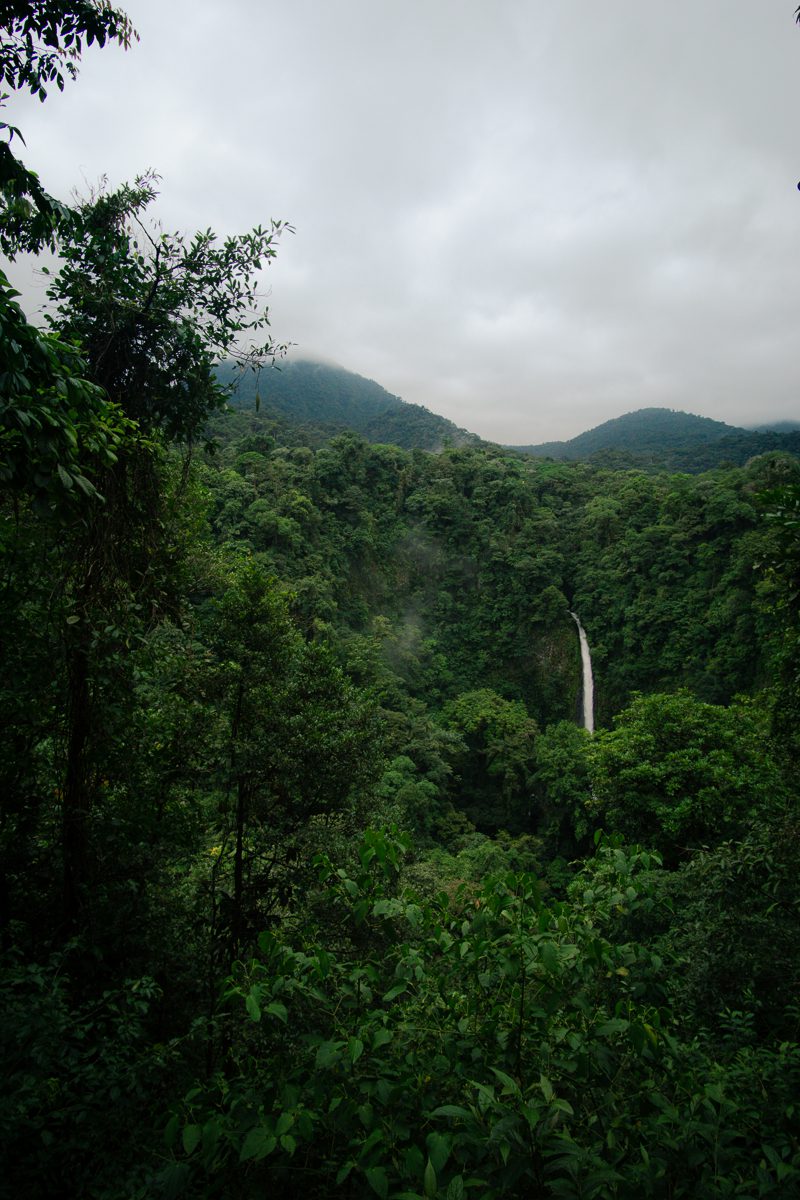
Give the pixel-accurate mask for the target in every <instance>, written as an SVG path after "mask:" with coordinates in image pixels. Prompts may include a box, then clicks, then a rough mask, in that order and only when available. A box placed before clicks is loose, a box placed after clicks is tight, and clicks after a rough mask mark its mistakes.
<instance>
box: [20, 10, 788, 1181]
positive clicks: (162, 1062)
mask: <svg viewBox="0 0 800 1200" xmlns="http://www.w3.org/2000/svg"><path fill="white" fill-rule="evenodd" d="M2 12H3V14H4V31H5V40H4V42H3V44H2V53H0V66H1V67H2V81H3V84H4V86H5V88H6V89H8V90H9V91H10V92H14V91H18V90H28V91H30V92H32V93H33V94H34V95H37V94H39V95H40V98H44V94H45V93H46V90H47V88H48V87H50V86H52V85H58V86H60V85H61V84H63V82H64V72H65V67H64V62H65V61H70V62H74V61H75V55H76V54H78V53H80V51H81V49H82V47H83V46H84V44H91V43H92V42H96V43H98V44H99V45H103V44H104V43H105V42H107V41H117V42H119V43H121V44H123V45H126V46H127V45H128V44H130V42H131V39H132V37H133V31H132V29H131V26H130V23H129V22H128V20H127V18H126V17H125V16H124V14H122V13H120V12H119V11H118V10H116V9H114V8H112V7H110V6H109V5H94V4H91V3H81V2H80V0H78V2H76V3H71V4H69V3H62V2H61V0H58V2H57V3H53V4H48V5H47V6H45V7H41V6H37V5H33V4H26V3H22V4H16V3H15V4H12V5H6V6H4V7H2ZM65 47H71V49H72V55H73V57H72V58H71V59H69V60H65V58H64V56H63V54H62V51H63V50H64V48H65ZM0 150H2V153H0V196H1V197H2V204H0V246H2V249H3V251H4V252H5V253H6V255H8V256H9V257H12V258H13V257H14V256H15V255H16V254H17V253H19V252H21V251H23V250H33V251H36V250H41V249H43V248H46V247H47V246H50V245H53V244H56V245H57V246H58V250H59V266H58V268H57V269H56V270H55V271H54V274H53V276H52V279H51V286H50V300H51V309H50V315H49V317H48V321H47V324H46V326H45V328H43V329H40V328H37V327H35V326H34V325H32V324H31V323H30V322H29V321H28V320H27V318H26V317H25V315H24V313H23V311H22V309H21V308H20V306H19V303H18V297H17V295H16V293H15V292H14V290H13V289H12V288H11V286H10V285H9V283H8V280H7V279H6V278H5V276H2V277H1V278H0V404H1V408H0V482H2V499H1V501H0V503H1V507H0V516H1V517H2V524H1V525H0V638H2V661H3V667H4V669H3V673H2V677H1V678H0V773H1V774H2V781H1V786H0V797H1V803H2V809H1V810H0V839H2V856H1V859H0V997H1V999H2V1004H1V1005H0V1045H1V1046H2V1061H3V1064H4V1078H3V1088H2V1092H0V1147H2V1160H1V1161H2V1169H1V1170H0V1196H3V1197H9V1198H14V1200H18V1198H19V1197H26V1200H38V1198H42V1200H44V1198H45V1197H47V1198H48V1200H49V1198H51V1197H54V1196H55V1197H59V1196H64V1197H70V1198H75V1200H83V1198H85V1200H123V1198H124V1200H144V1198H146V1197H154V1198H158V1197H162V1198H175V1197H202V1198H209V1200H210V1198H212V1197H219V1198H222V1200H228V1198H230V1200H251V1198H252V1200H255V1197H262V1196H265V1195H268V1196H274V1197H286V1198H287V1200H288V1198H293V1197H297V1196H304V1197H310V1198H312V1200H316V1198H322V1197H341V1198H342V1200H367V1198H370V1197H373V1196H377V1197H379V1198H380V1200H425V1198H428V1200H435V1198H439V1200H462V1198H465V1197H466V1198H468V1200H491V1198H494V1197H501V1196H502V1197H520V1198H522V1197H525V1198H526V1200H527V1198H530V1197H560V1198H568V1200H613V1198H617V1200H624V1198H630V1200H633V1198H639V1197H663V1198H670V1200H673V1198H675V1200H677V1198H678V1197H703V1198H704V1200H705V1198H710V1200H715V1198H723V1197H753V1198H755V1197H775V1198H787V1197H793V1196H798V1195H800V1120H799V1118H800V1113H799V1111H798V1103H799V1102H798V1096H799V1095H800V1042H799V1041H798V1038H799V1037H800V1002H799V1001H798V991H797V989H798V979H799V978H800V908H799V907H798V895H797V879H798V874H799V873H800V838H799V837H798V834H800V829H799V828H798V824H799V821H798V807H797V801H798V781H797V764H798V728H799V727H800V725H799V721H800V633H799V630H798V603H799V597H800V462H799V461H798V459H797V458H796V457H795V456H794V455H792V454H789V453H785V452H777V451H775V452H769V453H765V454H761V455H757V456H755V457H753V458H752V459H750V460H749V461H747V462H746V463H745V464H744V465H741V466H718V467H716V468H715V469H714V470H711V471H707V472H701V473H698V474H682V473H674V472H671V471H666V470H659V469H656V468H655V466H654V465H653V464H652V463H651V464H650V468H649V469H648V470H647V471H644V470H640V469H636V468H630V467H626V468H625V469H616V468H614V467H611V466H608V465H603V464H602V463H597V462H585V461H574V462H555V461H545V460H536V459H534V458H531V457H525V456H523V455H518V454H514V453H512V452H510V451H508V450H504V449H502V448H500V447H497V446H491V445H486V444H482V443H478V442H468V443H467V444H462V445H452V446H450V447H449V448H444V449H442V450H441V451H440V452H438V453H434V452H432V451H431V450H427V449H422V448H418V447H417V448H415V447H413V446H407V447H405V448H402V447H400V446H398V445H394V444H391V441H390V439H387V441H386V442H385V443H381V442H380V441H375V440H374V437H375V436H377V434H376V433H375V430H374V429H373V431H372V433H373V437H372V438H371V440H370V441H367V440H365V439H364V437H362V436H361V435H360V434H358V433H355V432H344V433H341V432H340V433H336V434H335V435H334V436H330V431H328V430H325V429H319V428H315V427H314V426H313V423H312V424H310V423H309V420H308V419H307V414H306V415H305V416H304V419H303V423H298V422H293V421H292V420H291V417H290V415H288V416H287V415H286V414H285V413H284V414H276V413H274V412H272V413H270V412H269V411H267V409H266V408H263V409H262V408H261V407H259V406H257V405H256V404H255V403H253V404H252V405H250V404H245V405H242V404H240V405H239V407H238V408H235V409H233V408H230V407H229V406H228V403H227V401H228V400H229V398H230V397H229V395H228V393H227V391H226V388H225V386H224V384H223V383H222V382H221V380H220V376H219V374H218V373H217V367H218V365H219V364H220V363H228V362H230V361H231V360H236V359H237V357H240V356H239V351H238V349H237V348H238V347H239V346H240V345H241V344H242V338H243V336H245V335H246V334H249V335H250V336H255V337H259V336H260V337H261V338H262V339H263V340H262V342H261V345H260V348H259V347H257V348H256V350H255V351H254V352H253V354H252V355H249V356H245V357H246V358H247V361H246V362H245V363H244V368H245V370H246V369H247V367H248V363H255V364H257V363H258V362H259V361H260V362H267V363H268V362H269V361H270V360H271V359H272V358H274V357H275V356H278V357H280V353H281V348H280V347H276V346H275V345H274V344H273V343H272V341H271V340H270V337H269V330H268V324H267V318H266V316H265V315H264V314H263V313H261V312H260V310H259V309H258V307H257V290H256V282H255V280H256V277H257V272H258V270H259V269H260V268H261V267H263V266H266V265H267V264H268V263H269V260H270V259H271V258H272V257H273V256H274V254H275V253H276V252H277V246H278V242H279V239H280V235H281V232H282V227H281V225H280V224H279V223H272V224H270V226H269V227H267V228H258V229H256V230H253V231H252V232H251V233H249V234H246V235H243V236H241V237H230V238H226V239H223V240H218V239H216V238H215V237H214V235H213V234H211V233H201V234H197V235H195V236H194V237H182V236H178V235H175V236H171V235H167V234H165V233H163V232H152V230H153V228H154V227H153V226H152V225H151V224H150V223H149V222H150V216H151V208H152V206H153V205H154V203H155V201H156V193H157V181H156V180H155V178H154V177H153V176H145V177H143V178H141V179H139V180H137V181H136V182H135V183H134V184H131V185H126V186H124V187H121V188H118V189H116V190H111V189H102V188H101V189H100V191H99V192H98V193H97V194H96V195H94V196H93V197H91V198H90V199H89V200H86V201H83V202H78V203H76V204H75V206H73V207H72V208H65V207H64V206H62V205H60V204H58V203H57V202H55V201H54V200H52V198H51V197H49V196H48V195H47V193H46V192H45V191H44V189H43V187H42V185H41V183H40V181H39V179H38V177H37V176H36V175H35V174H33V173H32V172H31V171H30V170H29V169H28V168H27V167H26V166H24V164H23V163H22V162H21V160H20V159H18V158H16V157H15V156H14V154H12V152H11V151H10V149H9V146H8V144H7V143H6V142H2V143H0ZM263 375H264V373H262V378H263ZM267 378H268V373H267ZM422 411H424V410H422ZM573 613H574V614H577V616H578V617H579V619H580V622H581V624H582V626H583V627H584V628H585V630H586V632H587V635H588V641H589V645H590V648H591V654H592V661H593V668H594V677H595V690H596V695H595V699H596V705H595V715H596V729H595V731H594V732H593V733H590V732H589V731H588V730H587V729H586V728H584V725H583V721H582V672H581V656H580V648H579V641H578V631H577V625H576V621H575V619H574V617H573V615H572V614H573Z"/></svg>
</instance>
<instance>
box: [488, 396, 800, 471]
mask: <svg viewBox="0 0 800 1200" xmlns="http://www.w3.org/2000/svg"><path fill="white" fill-rule="evenodd" d="M510 449H513V450H516V451H518V452H519V453H522V454H530V455H532V456H533V457H534V458H554V459H561V460H570V461H579V460H583V461H587V460H588V461H592V462H596V463H598V465H603V466H616V467H622V468H624V467H637V466H638V467H645V468H651V469H661V470H671V471H689V472H691V473H697V472H700V471H707V470H711V469H713V468H714V467H717V466H733V465H736V466H743V465H744V464H745V463H746V462H747V460H748V459H750V458H753V457H754V456H755V455H758V454H765V453H770V452H774V451H781V450H783V451H786V452H788V453H792V454H800V434H798V433H797V432H793V431H790V430H787V431H785V432H777V431H775V430H764V431H755V430H746V429H738V428H736V427H735V426H733V425H727V424H725V422H723V421H714V420H712V419H711V418H710V417H698V416H694V415H692V414H691V413H685V412H676V411H675V410H674V409H670V408H642V409H638V410H637V411H636V412H632V413H626V414H625V415H624V416H622V417H615V418H614V419H613V420H611V421H605V422H603V424H602V425H598V426H597V427H596V428H594V429H589V430H587V431H586V433H581V434H579V435H578V436H577V437H574V438H571V439H570V440H569V441H567V442H543V443H541V444H540V445H537V446H513V447H510Z"/></svg>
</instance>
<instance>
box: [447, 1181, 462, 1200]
mask: <svg viewBox="0 0 800 1200" xmlns="http://www.w3.org/2000/svg"><path fill="white" fill-rule="evenodd" d="M464 1195H465V1192H464V1176H463V1175H455V1176H454V1177H453V1178H452V1179H451V1180H450V1182H449V1184H448V1185H447V1200H464Z"/></svg>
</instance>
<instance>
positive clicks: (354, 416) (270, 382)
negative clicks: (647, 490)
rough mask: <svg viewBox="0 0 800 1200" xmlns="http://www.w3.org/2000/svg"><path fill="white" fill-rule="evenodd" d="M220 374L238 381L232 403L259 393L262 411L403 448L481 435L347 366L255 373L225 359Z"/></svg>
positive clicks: (293, 365)
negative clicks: (246, 371)
mask: <svg viewBox="0 0 800 1200" xmlns="http://www.w3.org/2000/svg"><path fill="white" fill-rule="evenodd" d="M218 374H219V376H220V378H221V379H223V380H224V381H225V382H226V383H233V384H234V388H235V390H234V392H233V395H232V397H231V404H232V405H233V407H234V408H255V404H256V396H258V398H259V411H261V412H263V413H264V414H265V415H267V416H275V417H279V418H284V419H288V420H290V421H291V422H292V423H294V424H306V425H312V426H315V427H317V428H323V429H324V430H325V431H326V432H327V433H328V434H333V433H340V432H343V431H344V430H353V431H354V432H355V433H360V434H361V436H362V437H364V438H366V439H367V441H369V442H376V443H391V444H392V445H395V446H402V447H403V449H405V450H413V449H420V450H441V449H442V448H443V447H444V446H464V445H475V444H477V443H478V442H479V441H480V438H478V436H477V435H476V434H474V433H469V432H468V431H467V430H466V429H460V428H459V427H458V426H457V425H455V424H454V423H453V422H452V421H448V420H447V419H446V418H445V417H440V416H437V415H436V413H432V412H430V411H429V410H428V409H427V408H424V407H423V406H422V405H421V404H406V402H405V401H404V400H401V399H400V397H399V396H393V395H392V394H391V393H390V392H387V391H386V389H385V388H382V387H381V386H380V384H378V383H375V382H373V380H371V379H364V378H363V376H361V375H356V374H354V373H353V372H352V371H347V370H345V369H344V368H343V367H338V366H333V365H330V364H327V363H320V362H308V361H302V360H301V361H297V362H287V363H283V364H282V365H281V366H280V368H277V369H275V370H272V371H263V372H262V373H261V375H260V376H258V377H257V376H256V375H253V374H244V375H242V374H239V373H238V372H237V370H236V368H235V366H234V364H232V363H226V364H224V365H223V367H221V368H220V369H219V372H218Z"/></svg>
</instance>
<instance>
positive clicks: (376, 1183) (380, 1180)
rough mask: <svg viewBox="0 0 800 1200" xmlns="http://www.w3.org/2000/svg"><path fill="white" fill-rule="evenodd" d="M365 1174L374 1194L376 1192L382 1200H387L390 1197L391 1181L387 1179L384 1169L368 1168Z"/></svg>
mask: <svg viewBox="0 0 800 1200" xmlns="http://www.w3.org/2000/svg"><path fill="white" fill-rule="evenodd" d="M364 1174H365V1175H366V1177H367V1183H368V1184H369V1186H370V1187H371V1188H372V1190H373V1192H376V1193H377V1194H378V1195H379V1196H380V1198H381V1200H386V1197H387V1196H388V1195H389V1180H388V1179H387V1178H386V1172H385V1171H384V1169H383V1167H367V1169H366V1171H365V1172H364Z"/></svg>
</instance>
